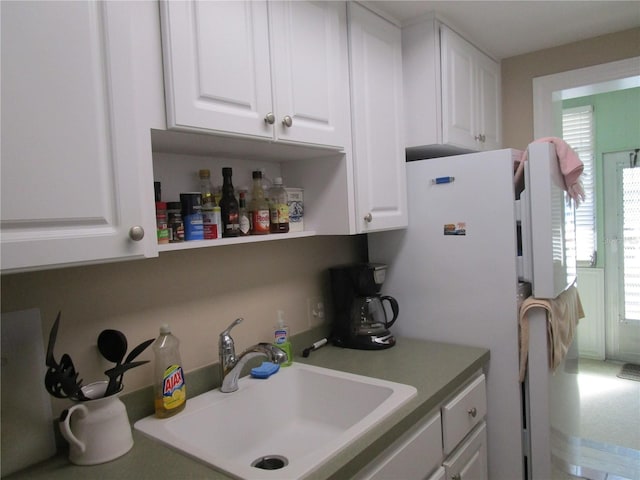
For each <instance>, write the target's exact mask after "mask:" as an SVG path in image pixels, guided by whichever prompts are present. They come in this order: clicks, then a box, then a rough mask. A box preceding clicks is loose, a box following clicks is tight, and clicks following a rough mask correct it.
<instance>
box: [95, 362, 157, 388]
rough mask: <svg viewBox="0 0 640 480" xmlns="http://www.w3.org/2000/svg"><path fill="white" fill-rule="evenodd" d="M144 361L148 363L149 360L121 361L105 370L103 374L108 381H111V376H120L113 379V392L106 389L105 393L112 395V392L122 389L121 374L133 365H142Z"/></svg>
mask: <svg viewBox="0 0 640 480" xmlns="http://www.w3.org/2000/svg"><path fill="white" fill-rule="evenodd" d="M145 363H149V360H142V361H138V362H128V363H123V364H120V365H116V366H115V367H113V368H110V369H109V370H105V372H104V374H105V375H106V376H107V377H109V383H111V380H112V379H113V378H115V379H118V377H120V379H119V380H116V381H115V386H114V387H113V392H109V391H108V390H107V392H105V395H107V396H108V395H112V394H113V393H116V392H119V391H120V390H121V389H122V376H123V375H124V372H126V371H127V370H130V369H132V368H135V367H139V366H140V365H144V364H145Z"/></svg>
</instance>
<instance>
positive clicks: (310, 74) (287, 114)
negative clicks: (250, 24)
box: [268, 1, 350, 148]
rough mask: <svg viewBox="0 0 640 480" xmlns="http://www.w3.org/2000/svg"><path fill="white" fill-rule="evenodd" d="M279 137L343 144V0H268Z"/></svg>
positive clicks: (345, 115)
mask: <svg viewBox="0 0 640 480" xmlns="http://www.w3.org/2000/svg"><path fill="white" fill-rule="evenodd" d="M268 6H269V17H270V33H271V45H272V50H271V52H272V78H273V82H274V85H273V91H274V104H275V107H274V112H275V115H276V119H275V124H274V127H275V130H276V132H275V135H276V138H277V139H280V140H288V141H295V142H303V143H310V144H318V145H328V146H334V147H339V148H342V147H345V146H346V145H347V144H348V143H347V142H348V138H349V132H350V116H349V58H348V47H347V18H346V15H347V14H346V6H345V3H344V2H325V1H321V2H313V1H291V2H284V1H274V2H269V4H268Z"/></svg>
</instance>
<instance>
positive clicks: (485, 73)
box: [476, 53, 502, 150]
mask: <svg viewBox="0 0 640 480" xmlns="http://www.w3.org/2000/svg"><path fill="white" fill-rule="evenodd" d="M476 60H477V72H478V73H477V79H478V131H479V132H482V135H483V136H482V149H483V150H496V149H499V148H502V99H501V93H500V91H501V88H502V87H501V73H500V65H499V64H498V63H496V62H494V61H493V60H492V59H490V58H489V57H487V56H486V55H484V54H482V53H479V54H478V56H477V57H476Z"/></svg>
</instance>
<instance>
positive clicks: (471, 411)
mask: <svg viewBox="0 0 640 480" xmlns="http://www.w3.org/2000/svg"><path fill="white" fill-rule="evenodd" d="M467 413H468V414H469V415H471V417H472V418H476V415H477V414H478V411H477V410H476V407H471V408H470V409H469V410H467Z"/></svg>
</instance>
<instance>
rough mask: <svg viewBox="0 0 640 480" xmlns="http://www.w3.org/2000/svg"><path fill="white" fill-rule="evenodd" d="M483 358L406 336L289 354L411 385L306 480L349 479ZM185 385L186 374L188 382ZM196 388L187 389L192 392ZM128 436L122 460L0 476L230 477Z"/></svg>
mask: <svg viewBox="0 0 640 480" xmlns="http://www.w3.org/2000/svg"><path fill="white" fill-rule="evenodd" d="M488 360H489V351H488V350H486V349H484V348H475V347H466V346H460V345H451V344H444V343H437V342H430V341H423V340H415V339H406V338H399V339H397V344H396V346H395V347H393V348H390V349H387V350H377V351H366V350H351V349H343V348H339V347H334V346H331V345H328V346H325V347H323V348H321V349H319V350H317V351H315V352H313V353H311V355H310V356H309V358H302V357H295V359H294V361H298V362H302V363H308V364H311V365H317V366H320V367H326V368H332V369H335V370H343V371H346V372H351V373H355V374H359V375H366V376H370V377H376V378H380V379H384V380H390V381H393V382H398V383H405V384H409V385H413V386H414V387H416V389H417V390H418V393H417V395H416V396H415V397H414V398H413V399H412V400H411V401H409V402H408V403H407V404H406V405H404V406H403V407H402V408H401V409H399V410H398V411H397V412H395V413H394V414H393V415H391V416H390V417H388V418H387V419H386V420H384V421H383V422H380V423H379V424H378V425H376V426H375V427H374V428H373V429H372V430H370V431H369V432H367V434H366V435H364V436H363V437H362V438H360V439H357V440H356V441H355V442H354V443H353V444H351V445H349V446H348V447H347V448H345V449H343V450H342V451H341V452H339V453H338V454H337V455H335V456H334V457H333V458H332V459H331V460H330V461H328V462H326V463H325V464H324V465H322V466H321V467H320V468H318V469H317V470H316V471H314V472H313V473H312V474H311V475H310V476H309V477H307V478H309V479H311V480H315V479H332V478H335V479H343V478H350V477H351V476H352V475H353V474H354V473H355V472H357V471H358V470H360V469H361V468H362V467H363V466H364V465H366V464H367V463H368V462H369V461H371V460H372V459H373V458H374V457H375V456H376V455H377V454H378V453H380V452H381V451H382V450H383V449H384V448H385V447H386V446H388V445H389V444H390V443H392V442H393V441H394V440H395V439H396V438H398V437H399V436H400V435H402V433H404V432H405V431H406V430H408V429H409V428H410V427H411V426H413V425H415V424H416V422H417V421H418V420H419V419H420V418H422V417H424V416H425V415H427V414H428V413H429V412H431V411H432V410H434V408H436V407H437V406H438V405H440V404H441V403H442V401H443V400H444V399H445V398H446V397H448V396H449V395H451V394H452V393H453V392H454V391H455V390H456V389H458V388H459V387H460V386H462V384H464V383H465V381H466V380H467V379H469V377H470V376H471V375H473V374H474V373H475V372H476V371H477V370H479V369H481V368H483V366H485V364H486V363H487V362H488ZM189 380H190V379H189V376H187V384H188V385H189ZM208 388H211V387H208ZM196 390H197V389H195V390H194V389H191V391H196ZM196 394H197V393H196ZM125 397H126V396H125ZM123 400H124V401H125V404H126V405H127V410H128V413H129V417H130V419H131V421H132V423H133V422H134V421H136V420H138V419H139V418H141V417H142V416H144V415H146V414H147V413H146V411H145V410H144V409H142V410H141V409H140V408H132V405H131V403H132V400H131V399H129V400H127V398H123ZM138 412H144V414H142V415H141V414H139V413H138ZM213 433H214V432H212V434H213ZM133 439H134V446H133V448H132V449H131V450H130V451H129V452H128V453H127V454H126V455H124V456H122V457H120V458H118V459H116V460H113V461H111V462H108V463H104V464H101V465H94V466H76V465H73V464H71V463H70V462H69V460H68V459H67V457H66V454H65V453H60V454H59V455H57V456H56V457H53V458H52V459H49V460H46V461H44V462H41V463H39V464H37V465H34V466H31V467H29V468H27V469H25V470H22V471H20V472H17V473H15V474H13V475H11V476H9V477H6V478H8V479H27V478H28V479H47V480H56V479H65V480H66V479H82V480H86V479H87V478H92V479H95V478H100V479H119V480H127V479H137V480H139V479H147V478H156V479H159V478H176V479H177V478H179V479H191V478H193V479H204V478H207V479H228V478H230V477H228V476H227V475H225V474H223V473H220V472H217V471H216V470H214V469H213V468H210V467H208V466H206V465H204V464H202V463H200V462H198V461H196V460H192V459H190V458H188V457H186V456H184V455H182V454H181V453H178V452H175V451H173V450H171V449H169V448H167V447H164V446H162V445H160V444H158V443H156V442H155V441H153V440H150V439H148V438H146V437H145V436H143V435H142V434H140V433H139V432H137V431H135V430H134V431H133ZM282 478H283V479H284V478H286V477H285V476H283V477H282Z"/></svg>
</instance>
